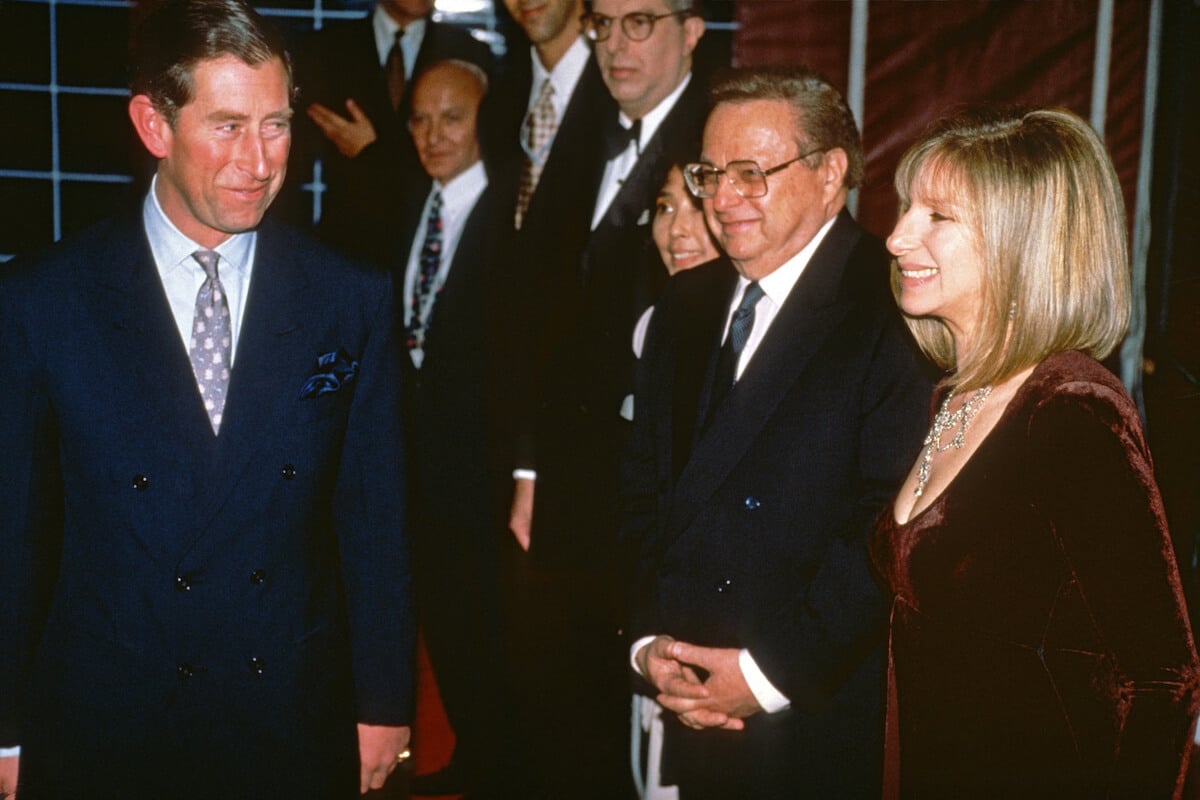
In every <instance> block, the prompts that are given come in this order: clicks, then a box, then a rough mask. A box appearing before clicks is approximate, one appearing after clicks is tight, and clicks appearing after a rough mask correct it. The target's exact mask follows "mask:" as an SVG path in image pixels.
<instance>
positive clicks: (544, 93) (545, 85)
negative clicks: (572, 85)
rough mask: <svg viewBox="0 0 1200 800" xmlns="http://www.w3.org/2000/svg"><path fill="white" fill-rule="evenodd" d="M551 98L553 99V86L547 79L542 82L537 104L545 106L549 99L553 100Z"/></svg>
mask: <svg viewBox="0 0 1200 800" xmlns="http://www.w3.org/2000/svg"><path fill="white" fill-rule="evenodd" d="M553 97H554V84H552V83H551V82H550V79H549V78H546V80H544V81H542V90H541V91H540V92H538V96H537V104H538V105H545V104H547V103H549V102H550V100H551V98H553Z"/></svg>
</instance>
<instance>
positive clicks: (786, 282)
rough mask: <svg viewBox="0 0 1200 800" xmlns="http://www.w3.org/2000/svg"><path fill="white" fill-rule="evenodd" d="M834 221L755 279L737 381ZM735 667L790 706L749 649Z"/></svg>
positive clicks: (733, 307) (735, 300)
mask: <svg viewBox="0 0 1200 800" xmlns="http://www.w3.org/2000/svg"><path fill="white" fill-rule="evenodd" d="M836 219H837V216H836V215H834V216H833V217H831V218H830V219H829V220H827V221H826V222H825V224H824V225H822V226H821V229H820V230H818V231H817V234H816V235H815V236H813V238H812V239H811V240H809V242H808V244H806V245H805V246H804V247H803V249H801V250H800V252H799V253H796V255H794V256H792V257H791V258H789V259H788V260H787V261H785V262H783V264H781V265H780V266H779V267H777V268H776V269H775V270H774V271H773V272H771V274H769V275H767V276H766V277H763V278H760V279H759V281H758V285H759V286H761V287H762V290H763V296H762V298H760V299H759V301H758V304H757V305H756V306H755V307H754V325H753V327H752V328H751V329H750V338H749V339H747V340H746V346H745V347H744V348H743V349H742V353H741V356H740V358H739V359H738V363H737V367H736V370H735V373H734V374H735V375H736V376H737V379H738V380H740V379H741V377H742V374H743V373H744V372H745V371H746V368H747V367H748V366H749V364H750V361H751V359H753V358H754V354H755V353H756V352H757V351H758V346H759V345H760V344H762V341H763V338H765V337H766V335H767V330H768V329H769V328H770V327H771V323H773V322H774V321H775V317H777V316H778V315H779V309H780V308H782V307H783V303H784V301H785V300H787V298H788V295H789V294H791V293H792V289H793V288H795V286H796V282H797V281H799V280H800V275H801V274H802V273H803V272H804V268H805V267H807V266H808V262H809V261H810V260H812V255H813V253H815V252H816V250H817V248H818V247H819V246H820V245H821V242H822V241H824V239H825V235H826V234H827V233H829V229H830V228H832V227H833V223H834V221H835V220H836ZM749 284H750V281H749V279H747V278H745V277H743V276H741V275H739V276H738V280H737V290H736V291H735V292H734V293H733V297H732V299H731V300H730V302H729V310H728V312H727V313H726V315H725V335H724V336H722V337H721V342H722V344H724V342H725V337H726V336H728V335H729V323H730V322H731V321H732V320H733V314H734V312H735V311H737V307H738V304H739V303H741V301H742V294H743V293H744V292H745V291H746V287H747V286H748V285H749ZM653 640H654V637H653V636H643V637H642V638H641V639H638V640H637V641H636V642H634V643H633V647H632V648H630V651H629V658H630V662H631V663H632V664H633V668H634V669H635V670H637V671H638V672H639V674H640V673H641V670H640V669H638V663H637V660H636V658H635V657H636V656H637V652H638V651H639V650H641V649H642V648H643V647H645V646H646V645H647V644H649V643H650V642H651V641H653ZM738 667H740V668H741V670H742V677H744V678H745V679H746V684H747V685H748V686H749V687H750V692H751V693H752V694H753V695H754V699H755V700H757V701H758V704H759V705H760V706H762V708H763V711H765V712H767V713H768V714H773V713H775V712H777V711H783V710H785V709H787V708H789V707H790V706H791V704H792V701H791V700H789V699H788V697H787V696H786V695H784V694H783V693H782V692H780V691H779V690H778V689H777V688H775V685H774V684H772V683H771V681H770V680H768V679H767V676H766V675H764V674H763V671H762V670H761V669H759V666H758V662H756V661H755V660H754V657H753V656H751V655H750V651H749V650H747V649H745V648H742V650H741V651H740V652H739V653H738Z"/></svg>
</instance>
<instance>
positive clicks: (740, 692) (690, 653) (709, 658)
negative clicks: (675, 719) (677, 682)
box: [658, 641, 762, 731]
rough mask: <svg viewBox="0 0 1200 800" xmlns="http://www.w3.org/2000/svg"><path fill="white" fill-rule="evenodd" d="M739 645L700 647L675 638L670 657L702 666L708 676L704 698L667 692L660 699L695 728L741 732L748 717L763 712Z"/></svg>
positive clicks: (688, 664)
mask: <svg viewBox="0 0 1200 800" xmlns="http://www.w3.org/2000/svg"><path fill="white" fill-rule="evenodd" d="M739 652H740V651H739V650H738V649H737V648H716V647H699V646H697V645H694V644H688V643H687V642H679V641H673V642H671V643H670V644H669V645H667V647H666V650H665V654H666V657H667V658H671V659H674V660H675V661H677V662H679V663H680V664H681V665H684V666H685V667H698V668H699V669H701V670H703V671H704V672H706V673H708V676H707V677H706V678H705V679H704V683H703V687H704V689H705V691H706V693H707V694H706V696H705V697H704V698H703V699H698V698H695V697H689V696H685V695H681V694H679V693H666V692H664V693H663V694H662V695H660V696H659V697H658V702H659V703H660V704H661V705H662V706H663V707H664V708H666V709H668V710H670V711H674V712H675V713H676V714H677V715H678V716H679V719H680V721H681V722H683V724H685V725H687V726H688V727H691V728H696V729H700V728H722V729H724V730H731V731H738V730H742V729H743V728H744V727H745V723H744V722H743V721H742V720H744V719H745V718H746V717H749V716H751V715H753V714H757V713H758V712H760V711H762V706H760V705H759V704H758V700H756V699H755V697H754V693H753V692H751V691H750V686H749V684H747V683H746V678H745V676H744V675H742V668H741V665H739V664H738V655H739Z"/></svg>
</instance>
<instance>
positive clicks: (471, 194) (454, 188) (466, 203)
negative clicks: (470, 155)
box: [430, 161, 488, 216]
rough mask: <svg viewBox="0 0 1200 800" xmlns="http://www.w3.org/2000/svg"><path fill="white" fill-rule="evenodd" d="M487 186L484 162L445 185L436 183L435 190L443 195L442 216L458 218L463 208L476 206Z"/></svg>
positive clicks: (464, 171) (476, 163)
mask: <svg viewBox="0 0 1200 800" xmlns="http://www.w3.org/2000/svg"><path fill="white" fill-rule="evenodd" d="M487 184H488V178H487V171H486V170H485V169H484V168H483V162H482V161H476V162H475V163H474V164H472V165H471V166H469V167H467V168H466V169H465V170H463V172H462V173H460V174H458V175H455V176H454V177H453V178H451V179H450V182H449V183H447V184H445V185H443V184H441V183H438V182H437V181H434V182H433V189H434V190H435V191H441V193H442V214H443V215H444V216H456V215H457V214H459V213H460V212H461V211H462V209H463V208H470V207H471V206H473V205H475V199H476V198H477V197H479V195H480V194H482V193H483V190H484V189H486V188H487ZM430 194H432V192H430Z"/></svg>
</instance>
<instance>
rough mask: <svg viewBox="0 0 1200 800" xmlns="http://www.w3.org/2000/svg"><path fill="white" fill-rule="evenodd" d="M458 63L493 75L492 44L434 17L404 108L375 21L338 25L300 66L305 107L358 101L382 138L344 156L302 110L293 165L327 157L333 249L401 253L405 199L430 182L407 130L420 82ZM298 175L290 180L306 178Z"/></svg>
mask: <svg viewBox="0 0 1200 800" xmlns="http://www.w3.org/2000/svg"><path fill="white" fill-rule="evenodd" d="M447 58H459V59H463V60H465V61H470V62H472V63H475V64H478V65H479V66H481V67H483V68H484V70H486V71H491V68H492V62H493V59H492V54H491V51H490V50H489V49H488V47H487V45H485V44H483V43H482V42H480V41H478V40H476V39H475V38H473V37H472V36H471V35H470V34H469V33H468V32H466V31H465V30H463V29H461V28H456V27H454V26H452V25H448V24H445V23H441V22H434V21H433V20H432V19H427V20H426V22H425V36H424V38H423V39H422V40H421V47H420V50H418V52H417V60H416V62H415V64H414V65H413V72H412V75H410V76H409V80H408V84H407V86H406V87H405V92H404V98H403V99H402V100H401V102H400V108H399V110H398V111H393V110H392V106H391V101H390V100H389V99H388V90H387V76H386V75H385V73H384V70H383V68H382V67H381V66H380V65H379V53H378V51H377V50H376V48H375V32H374V28H373V27H372V22H371V16H370V15H368V16H367V17H366V19H363V20H357V21H355V22H354V23H351V24H346V25H341V26H331V27H329V28H326V29H325V30H322V31H320V32H318V33H317V34H315V35H314V37H313V39H312V41H311V43H310V44H309V45H308V46H307V47H305V48H304V49H303V57H302V58H301V59H300V61H299V75H298V82H299V86H300V90H301V94H300V102H299V104H298V105H299V108H300V109H303V108H306V107H307V106H308V105H309V104H311V103H313V102H318V103H321V104H322V105H325V106H327V107H328V108H330V109H332V110H333V111H336V112H338V113H340V114H343V115H345V114H346V113H347V112H346V98H353V99H354V101H355V102H356V103H357V104H358V105H359V107H360V108H361V109H362V110H363V112H364V113H365V114H366V115H367V117H369V118H370V120H371V122H372V123H373V124H374V126H375V131H376V133H377V134H378V136H379V138H378V139H377V140H376V141H375V142H374V143H372V144H370V145H368V146H367V147H366V148H365V149H364V150H363V151H362V152H361V153H359V154H358V155H357V156H356V157H355V158H353V159H349V158H346V157H345V156H343V155H341V154H340V153H339V152H338V151H337V149H336V148H335V147H333V146H332V145H331V144H330V143H329V142H328V141H326V140H325V137H324V136H323V135H322V134H321V132H320V130H318V129H317V127H316V126H315V125H314V124H313V123H312V122H311V121H310V120H309V119H308V117H307V116H306V115H304V114H303V113H298V114H297V118H298V123H297V137H296V139H297V141H296V147H295V149H294V152H293V157H292V164H293V165H296V166H298V167H299V166H301V165H303V166H304V167H307V165H308V163H309V161H311V159H312V157H313V156H315V155H319V156H320V157H321V158H322V160H323V165H324V173H323V176H322V177H323V180H324V182H325V184H326V187H327V188H326V191H325V194H324V196H323V198H322V217H321V223H320V225H319V227H318V230H319V231H320V233H321V237H322V238H323V239H325V240H326V241H328V242H330V243H331V244H333V245H334V246H336V247H338V248H340V249H342V250H344V251H345V252H347V253H349V254H351V255H354V256H356V257H359V258H365V259H367V260H370V261H372V262H373V263H376V264H380V265H387V264H389V263H390V261H391V258H392V255H393V253H394V252H395V246H396V242H395V236H394V233H395V224H396V220H397V219H398V216H397V215H398V214H399V212H400V211H401V210H402V209H403V203H404V202H405V197H406V196H407V195H408V194H409V193H410V192H412V191H416V190H417V189H418V187H419V186H420V185H421V184H422V183H423V182H424V181H425V173H424V172H423V171H422V170H421V165H420V162H419V161H418V160H417V151H416V148H415V147H414V146H413V142H412V137H411V136H410V135H409V132H408V110H409V107H410V105H411V101H412V87H413V85H414V84H415V83H416V77H417V76H418V75H420V74H421V72H422V71H423V70H424V69H425V68H426V67H428V66H429V65H431V64H433V63H434V62H437V61H441V60H443V59H447ZM308 178H309V176H306V175H300V174H296V175H293V176H292V178H291V180H292V181H293V182H295V181H297V180H307V179H308Z"/></svg>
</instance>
